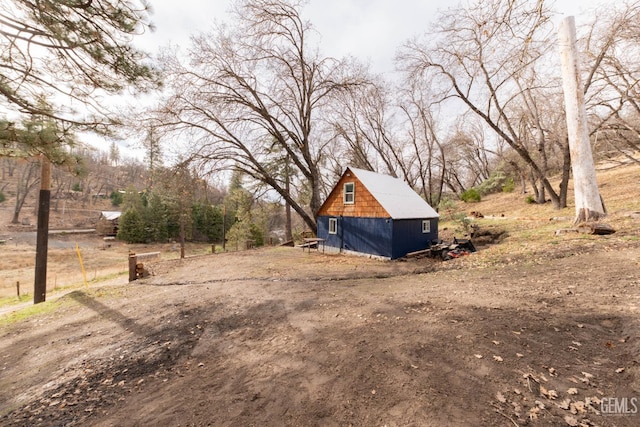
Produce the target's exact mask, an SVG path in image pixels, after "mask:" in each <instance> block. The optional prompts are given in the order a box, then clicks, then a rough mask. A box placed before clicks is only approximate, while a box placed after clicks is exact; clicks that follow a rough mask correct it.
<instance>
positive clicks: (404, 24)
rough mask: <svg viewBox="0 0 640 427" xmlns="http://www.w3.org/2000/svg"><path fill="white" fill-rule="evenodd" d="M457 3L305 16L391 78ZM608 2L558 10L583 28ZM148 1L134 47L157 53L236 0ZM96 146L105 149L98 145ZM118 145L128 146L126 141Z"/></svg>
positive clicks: (399, 1) (202, 27) (321, 10)
mask: <svg viewBox="0 0 640 427" xmlns="http://www.w3.org/2000/svg"><path fill="white" fill-rule="evenodd" d="M455 1H456V0H309V2H308V4H307V5H306V6H305V7H304V9H303V12H302V14H303V17H304V18H306V19H307V20H309V21H310V22H311V24H312V25H313V27H314V28H315V30H316V31H317V32H318V33H319V36H320V37H321V38H320V46H319V48H320V51H321V53H322V55H323V56H330V57H334V58H342V57H344V56H346V55H353V56H355V57H357V58H358V59H359V60H361V61H363V62H368V63H370V64H371V67H372V70H373V71H374V72H376V73H384V74H386V75H387V77H391V75H392V73H393V72H394V64H393V58H394V56H395V54H396V50H397V49H398V48H399V47H400V46H401V45H402V44H403V43H404V42H405V41H407V40H409V39H410V38H412V37H414V36H418V35H420V34H422V33H423V32H424V31H425V30H426V29H428V28H429V24H430V23H431V22H433V21H434V20H435V19H436V17H437V13H438V10H446V9H447V8H448V7H451V5H453V4H455ZM532 1H533V0H532ZM605 1H607V0H580V1H579V3H580V6H578V5H577V4H576V3H578V1H577V0H557V1H556V10H558V11H559V12H560V13H563V14H565V15H573V16H576V23H577V24H578V25H579V24H580V13H581V12H582V11H584V10H585V9H588V8H589V7H593V6H594V5H596V4H600V3H603V2H605ZM608 1H611V0H608ZM150 3H151V5H152V7H153V14H152V16H151V19H152V22H153V23H154V25H155V27H156V31H155V32H153V33H148V34H145V35H143V36H142V37H140V38H138V39H137V40H136V44H138V45H139V46H140V47H141V48H143V49H145V50H146V51H148V52H149V53H152V54H154V53H157V52H158V50H159V49H160V48H161V47H164V46H167V45H168V44H169V43H171V44H175V45H178V46H179V47H181V48H182V49H185V50H186V49H187V48H189V46H190V40H189V38H190V36H191V35H193V34H195V33H199V32H206V31H208V30H210V29H211V28H213V27H214V25H215V23H216V22H222V21H225V20H228V13H227V12H228V10H229V8H230V5H231V4H232V0H179V1H175V0H150ZM560 19H561V17H558V20H560ZM585 20H586V18H585ZM94 144H95V145H98V146H103V147H104V146H105V145H104V143H101V142H99V141H97V142H95V143H94ZM119 144H120V145H128V144H127V143H126V142H124V141H121V142H119ZM106 146H108V144H107V145H106ZM129 153H130V154H132V155H134V156H135V157H139V158H142V157H143V156H144V154H143V152H142V151H141V150H140V149H133V147H131V146H130V145H129Z"/></svg>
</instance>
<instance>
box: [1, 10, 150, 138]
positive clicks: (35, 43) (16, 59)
mask: <svg viewBox="0 0 640 427" xmlns="http://www.w3.org/2000/svg"><path fill="white" fill-rule="evenodd" d="M149 11H150V10H149V5H148V4H147V3H146V2H143V1H130V0H65V1H56V0H37V1H36V0H8V1H5V2H2V4H1V5H0V52H1V55H2V61H1V63H0V103H1V104H3V106H4V108H5V109H6V110H8V111H10V112H16V113H17V112H19V113H23V114H38V115H41V116H47V117H49V118H52V119H55V120H60V121H64V122H67V123H73V124H75V125H82V126H84V127H87V128H91V129H93V130H98V131H106V130H107V127H106V126H107V125H108V124H111V123H113V122H115V121H117V119H116V117H115V115H114V114H112V113H111V112H110V111H109V110H108V109H107V107H106V106H105V105H106V103H105V102H104V99H103V96H104V95H106V94H114V93H119V92H121V91H122V90H123V89H124V88H125V87H128V86H131V87H135V88H138V89H142V90H145V89H149V88H151V87H154V86H157V85H158V82H159V75H158V73H157V72H156V71H155V69H154V68H153V67H152V66H151V65H150V64H149V63H147V62H146V61H145V59H146V55H145V54H144V53H143V52H142V51H140V50H138V49H137V48H135V47H134V46H133V44H132V40H133V37H134V36H135V35H137V34H141V33H143V32H144V31H148V30H150V28H151V24H150V21H149Z"/></svg>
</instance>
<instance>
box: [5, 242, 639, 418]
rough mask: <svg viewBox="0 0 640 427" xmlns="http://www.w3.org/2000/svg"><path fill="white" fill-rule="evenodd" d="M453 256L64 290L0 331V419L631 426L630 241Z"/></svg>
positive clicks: (635, 362)
mask: <svg viewBox="0 0 640 427" xmlns="http://www.w3.org/2000/svg"><path fill="white" fill-rule="evenodd" d="M621 255H624V256H621ZM465 262H467V261H465V260H455V261H451V262H450V263H447V264H446V265H444V264H433V262H432V261H430V260H418V261H413V262H404V263H402V262H378V261H372V260H368V259H360V258H350V257H344V256H328V255H327V256H325V255H321V254H315V253H312V254H306V253H302V252H300V251H299V250H293V249H286V250H285V249H277V250H274V249H272V250H261V251H251V252H247V253H242V254H235V255H234V254H227V255H216V256H207V257H200V258H193V259H190V260H186V261H172V262H165V263H163V264H160V265H157V266H155V267H153V270H154V272H155V276H154V277H151V278H149V279H146V280H144V281H140V282H138V283H136V284H134V285H123V286H113V287H107V288H101V289H98V290H91V291H89V292H84V291H76V292H72V293H70V294H69V295H66V296H65V297H63V298H61V299H59V300H58V301H57V302H56V303H55V304H56V308H55V310H54V311H50V312H49V313H47V314H42V315H39V316H34V317H32V318H30V319H28V320H26V321H23V322H18V323H16V324H13V325H11V326H5V327H2V329H0V342H1V343H2V346H1V348H0V424H2V425H52V426H53V425H62V424H64V425H68V426H73V425H78V426H80V425H97V426H113V425H154V424H155V425H246V426H250V425H256V426H258V425H259V426H263V425H296V426H298V425H299V426H313V425H318V426H320V425H322V426H333V425H335V426H347V425H358V426H359V425H380V426H382V425H387V426H401V425H402V426H404V425H420V426H425V425H426V426H443V425H482V426H514V425H534V426H536V425H539V426H548V425H576V426H577V425H598V426H637V425H640V415H638V414H631V413H627V414H625V415H618V416H607V414H603V413H602V410H603V409H604V410H605V412H606V411H607V410H609V409H611V407H612V406H613V405H608V403H609V402H623V401H624V402H627V403H628V404H629V405H628V406H627V407H626V409H627V410H628V412H631V411H632V410H633V408H634V407H633V406H632V405H631V403H633V402H637V401H636V400H633V401H632V400H631V399H633V398H635V399H638V398H640V365H639V362H640V323H639V320H638V314H639V310H640V268H639V267H640V245H638V244H635V245H629V247H628V248H626V250H625V252H624V254H621V253H620V252H615V251H612V252H603V251H598V250H597V248H591V249H590V250H585V251H583V253H581V254H580V255H575V256H567V255H566V254H565V255H563V257H562V258H557V259H553V258H550V259H546V260H544V264H536V263H534V262H518V263H515V264H513V265H507V266H493V267H486V268H477V267H476V268H465V269H464V270H462V269H457V268H458V267H459V266H461V265H464V263H465ZM442 268H446V270H443V269H442ZM610 398H615V399H616V400H615V401H613V400H610ZM603 402H604V406H603ZM636 405H637V407H638V409H640V402H637V403H636ZM614 409H616V410H617V411H618V412H620V410H621V406H620V405H619V404H618V406H617V407H616V408H614ZM580 423H582V424H580Z"/></svg>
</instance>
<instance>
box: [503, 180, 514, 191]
mask: <svg viewBox="0 0 640 427" xmlns="http://www.w3.org/2000/svg"><path fill="white" fill-rule="evenodd" d="M515 189H516V183H515V182H514V181H513V178H508V179H507V181H506V182H505V183H504V184H503V185H502V192H503V193H513V191H514V190H515Z"/></svg>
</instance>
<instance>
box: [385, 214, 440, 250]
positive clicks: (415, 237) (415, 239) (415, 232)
mask: <svg viewBox="0 0 640 427" xmlns="http://www.w3.org/2000/svg"><path fill="white" fill-rule="evenodd" d="M424 220H426V218H425V219H424ZM422 221H423V219H396V220H394V221H393V248H392V255H391V258H392V259H395V258H400V257H403V256H405V255H406V254H408V253H409V252H415V251H419V250H422V249H427V248H428V247H429V246H431V242H432V241H434V240H437V239H438V219H437V218H432V219H429V222H430V224H431V228H430V230H431V232H430V233H423V232H422Z"/></svg>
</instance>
